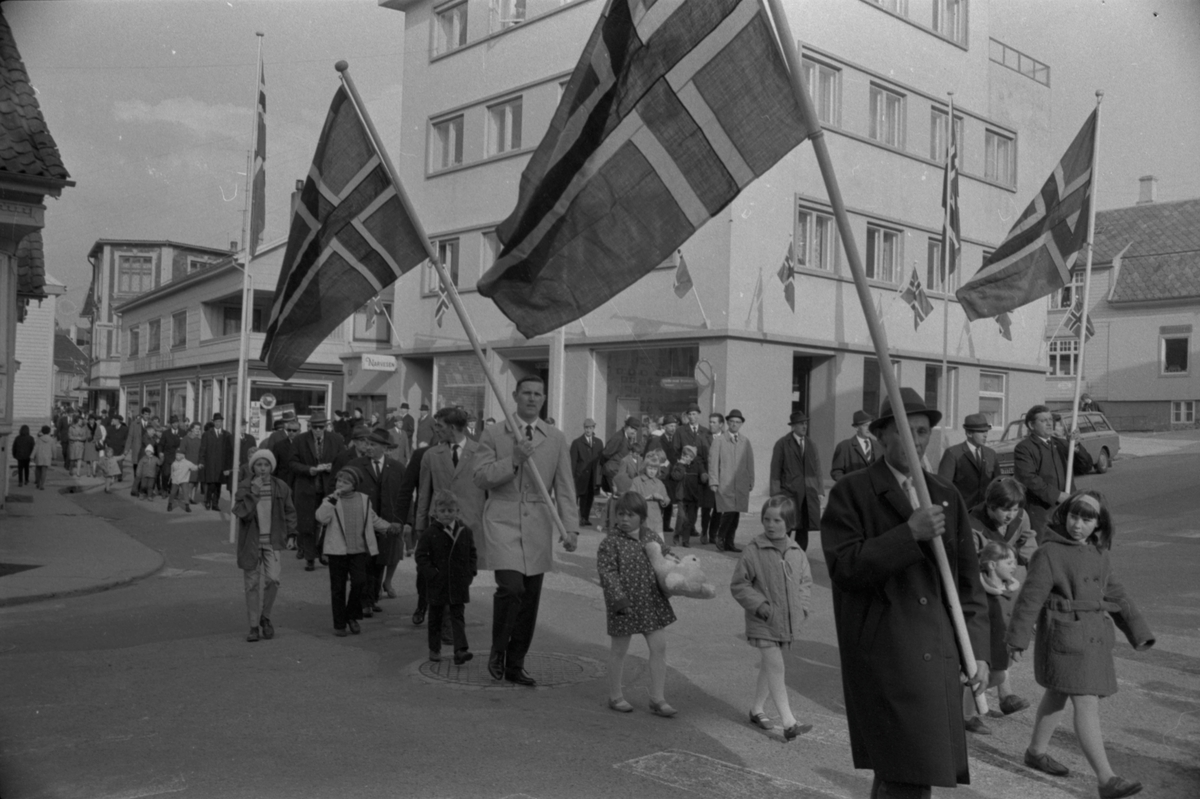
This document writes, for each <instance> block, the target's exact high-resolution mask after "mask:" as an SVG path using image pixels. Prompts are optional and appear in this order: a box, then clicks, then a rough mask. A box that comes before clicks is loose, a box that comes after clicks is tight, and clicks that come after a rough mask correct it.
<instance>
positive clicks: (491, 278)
mask: <svg viewBox="0 0 1200 799" xmlns="http://www.w3.org/2000/svg"><path fill="white" fill-rule="evenodd" d="M814 130H816V125H815V124H810V123H809V122H808V121H807V120H805V119H804V116H803V114H802V113H801V111H800V106H799V103H798V102H797V101H796V99H795V97H794V95H793V94H792V90H791V88H790V85H789V82H788V73H787V67H786V66H785V65H784V62H783V57H782V54H781V52H780V50H779V45H778V43H777V40H776V38H775V35H774V33H773V31H772V28H771V25H770V22H769V20H768V18H767V15H766V11H765V10H764V9H763V8H762V6H761V4H760V0H693V1H692V2H685V0H657V2H650V0H612V1H611V3H610V5H609V8H608V10H607V11H606V13H604V14H603V15H601V17H600V20H599V22H597V24H596V28H595V30H593V31H592V35H591V38H590V39H589V40H588V43H587V45H586V47H585V48H584V51H583V55H582V57H581V58H580V59H579V63H578V64H577V65H576V66H575V71H574V72H573V73H572V74H571V78H570V80H569V81H568V83H567V88H566V91H565V92H564V93H563V98H562V101H561V102H560V103H559V105H558V110H557V111H555V114H554V118H553V119H552V120H551V123H550V129H549V131H548V132H547V134H546V137H545V138H544V139H542V142H541V144H539V145H538V148H537V150H536V151H535V152H534V154H533V157H532V158H531V159H530V161H529V164H528V166H527V167H526V168H525V172H524V174H522V176H521V191H520V196H519V198H518V200H517V207H516V209H515V210H514V211H513V212H512V214H511V215H510V216H509V217H508V219H506V220H505V221H504V223H503V224H502V225H501V226H500V228H499V231H498V233H499V237H500V241H501V242H503V245H504V247H503V249H502V250H501V253H500V257H499V259H498V260H497V262H496V264H495V265H494V266H493V267H492V268H491V269H490V270H488V272H487V274H485V275H484V276H483V278H482V279H481V280H480V281H479V292H480V293H481V294H483V295H484V296H485V297H491V298H492V299H493V300H494V301H495V302H496V304H497V305H498V306H499V307H500V310H501V311H503V312H504V314H505V315H506V316H508V318H509V319H512V320H513V322H515V323H516V325H517V329H518V330H520V331H521V333H523V334H524V335H526V336H529V337H532V336H536V335H540V334H542V333H546V332H549V331H551V330H555V329H556V328H559V327H561V326H562V325H564V324H567V323H568V322H571V321H573V320H575V319H578V318H580V317H581V316H583V315H585V314H586V313H588V312H589V311H591V310H593V309H595V308H598V307H599V306H600V305H602V304H604V303H605V302H606V301H607V300H608V299H610V298H611V297H613V296H615V295H616V294H617V293H619V292H621V291H622V290H624V289H625V288H627V287H629V286H630V285H632V284H633V283H635V282H636V281H637V280H638V279H639V278H641V277H642V276H643V275H645V274H646V273H648V272H649V271H650V270H652V269H653V268H654V267H655V266H657V265H658V264H661V263H662V262H663V261H664V260H666V259H667V258H668V257H670V256H671V254H672V253H674V251H675V250H676V249H677V248H678V247H679V246H680V245H682V244H683V243H684V242H685V241H687V239H688V238H689V237H691V235H692V234H693V233H695V232H696V231H697V230H698V229H699V228H700V227H701V226H702V225H703V224H704V223H705V222H707V221H708V220H709V219H710V218H712V217H713V215H715V214H717V213H718V212H720V211H721V209H722V208H725V207H726V206H727V205H729V203H731V202H732V201H733V199H734V198H735V197H736V196H737V195H738V192H740V191H741V190H742V189H743V188H745V187H746V186H747V185H748V184H749V183H750V182H751V181H753V180H754V179H755V178H757V177H758V176H759V175H762V174H763V173H764V172H766V171H767V170H768V169H770V168H771V167H772V166H773V165H774V164H775V163H776V162H777V161H778V160H779V159H780V158H782V157H783V156H784V155H786V154H787V153H788V152H789V151H791V150H792V149H793V148H795V147H796V146H797V145H799V144H800V143H801V142H802V141H804V139H806V138H807V137H808V136H809V135H810V134H811V133H812V132H813V131H814Z"/></svg>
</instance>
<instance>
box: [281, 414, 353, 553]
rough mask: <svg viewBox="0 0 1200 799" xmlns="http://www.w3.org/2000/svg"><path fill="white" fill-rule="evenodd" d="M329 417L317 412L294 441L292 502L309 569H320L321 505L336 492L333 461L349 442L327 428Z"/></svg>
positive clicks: (301, 547)
mask: <svg viewBox="0 0 1200 799" xmlns="http://www.w3.org/2000/svg"><path fill="white" fill-rule="evenodd" d="M328 421H329V420H328V419H326V418H325V414H324V412H322V411H319V410H316V411H313V413H312V415H311V416H310V417H309V419H308V431H307V432H305V433H301V434H300V435H298V436H296V437H295V438H294V439H293V440H292V453H291V460H290V462H289V463H288V466H289V468H290V469H291V470H292V489H293V495H292V501H293V502H294V503H295V505H296V519H297V527H298V529H299V536H298V537H297V541H296V543H297V544H298V547H299V548H298V549H297V557H299V558H303V559H304V560H306V561H307V563H306V564H305V566H304V570H305V571H312V570H313V569H315V568H316V565H315V561H316V560H317V556H318V553H317V517H316V513H317V507H318V506H319V505H320V502H321V498H322V497H325V496H327V495H329V494H332V493H333V490H334V482H335V481H334V475H335V474H336V472H335V471H334V468H333V462H334V460H335V459H336V458H337V457H338V455H340V454H342V450H344V449H345V443H344V442H343V441H342V437H341V436H339V435H338V434H337V433H335V432H333V431H331V430H326V429H325V425H326V423H327V422H328Z"/></svg>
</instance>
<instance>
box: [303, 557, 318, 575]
mask: <svg viewBox="0 0 1200 799" xmlns="http://www.w3.org/2000/svg"><path fill="white" fill-rule="evenodd" d="M316 570H317V567H316V566H314V565H313V562H312V561H311V560H310V561H309V562H308V563H306V564H305V565H304V571H306V572H315V571H316Z"/></svg>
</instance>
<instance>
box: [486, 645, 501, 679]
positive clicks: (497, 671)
mask: <svg viewBox="0 0 1200 799" xmlns="http://www.w3.org/2000/svg"><path fill="white" fill-rule="evenodd" d="M488 674H490V675H491V677H492V679H493V680H497V681H499V680H503V679H504V653H503V652H493V653H491V654H490V655H488Z"/></svg>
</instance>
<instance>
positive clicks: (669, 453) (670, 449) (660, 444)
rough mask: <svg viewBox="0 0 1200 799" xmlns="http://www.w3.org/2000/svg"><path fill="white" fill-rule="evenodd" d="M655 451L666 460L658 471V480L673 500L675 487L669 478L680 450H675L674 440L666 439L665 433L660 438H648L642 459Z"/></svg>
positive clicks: (672, 438) (672, 480)
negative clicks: (664, 464)
mask: <svg viewBox="0 0 1200 799" xmlns="http://www.w3.org/2000/svg"><path fill="white" fill-rule="evenodd" d="M656 450H657V451H658V452H661V453H662V454H663V456H664V457H665V458H666V459H667V465H666V466H665V467H663V468H662V469H661V470H660V471H659V473H658V479H660V480H662V481H663V485H665V486H666V487H667V496H668V497H670V498H671V499H672V500H674V499H675V490H676V488H677V485H676V484H675V480H674V479H672V477H671V468H672V467H673V466H674V465H675V464H676V462H677V461H678V460H679V455H680V452H681V451H682V450H678V449H675V438H674V437H671V438H667V436H666V434H665V433H664V434H663V435H661V436H650V439H649V440H648V441H647V442H646V447H645V449H643V450H642V457H643V458H644V457H646V456H647V455H649V454H650V453H651V452H654V451H656Z"/></svg>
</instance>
